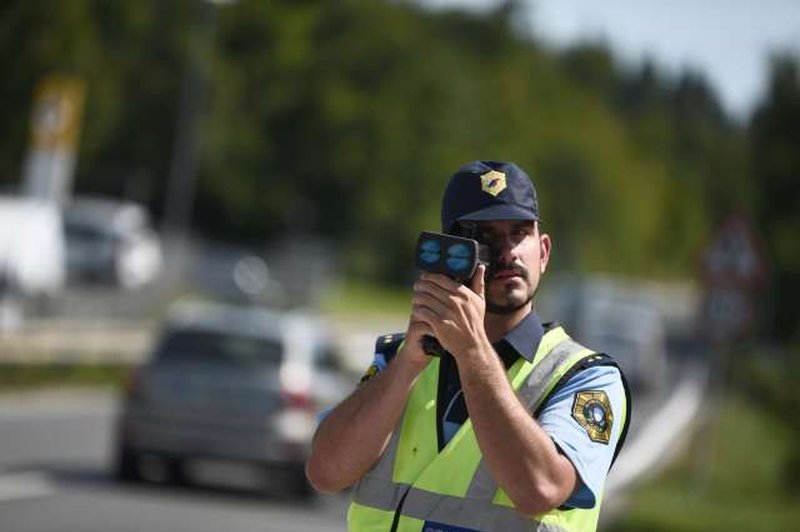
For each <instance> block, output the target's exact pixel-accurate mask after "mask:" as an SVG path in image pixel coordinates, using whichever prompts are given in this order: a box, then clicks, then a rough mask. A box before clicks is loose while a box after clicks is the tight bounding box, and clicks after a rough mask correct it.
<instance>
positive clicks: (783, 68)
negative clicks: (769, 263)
mask: <svg viewBox="0 0 800 532" xmlns="http://www.w3.org/2000/svg"><path fill="white" fill-rule="evenodd" d="M750 135H751V138H752V150H753V172H754V178H755V179H756V181H757V183H758V187H757V192H756V197H755V204H756V209H757V212H758V223H759V226H760V227H761V228H762V230H763V235H764V239H765V243H766V246H767V249H768V252H769V255H770V257H771V258H772V260H774V267H773V270H774V279H773V297H774V299H775V304H776V325H777V332H778V333H779V334H781V335H782V336H784V337H790V338H794V339H795V340H797V339H798V338H800V312H798V310H797V295H798V294H800V239H799V238H798V234H800V188H799V187H798V176H800V149H798V147H800V61H798V59H797V58H796V57H792V56H789V55H778V56H775V58H774V59H773V64H772V72H771V78H770V84H769V89H768V94H767V97H766V99H765V101H764V102H763V103H762V104H761V106H760V107H759V108H758V109H757V111H756V113H755V116H754V117H753V121H752V124H751V128H750Z"/></svg>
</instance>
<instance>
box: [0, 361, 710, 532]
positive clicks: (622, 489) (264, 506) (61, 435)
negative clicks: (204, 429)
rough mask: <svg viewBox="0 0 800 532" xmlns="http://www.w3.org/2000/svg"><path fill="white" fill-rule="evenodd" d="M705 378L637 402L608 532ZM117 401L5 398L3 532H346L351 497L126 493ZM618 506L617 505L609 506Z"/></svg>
mask: <svg viewBox="0 0 800 532" xmlns="http://www.w3.org/2000/svg"><path fill="white" fill-rule="evenodd" d="M705 375H706V369H704V368H703V367H701V366H698V365H695V364H686V365H685V366H683V368H682V370H681V371H680V372H676V375H675V376H674V378H673V379H670V384H669V385H668V386H665V390H664V392H665V393H664V394H663V395H662V394H657V395H656V396H653V397H647V396H643V397H639V398H638V399H637V404H636V408H635V414H634V417H633V423H632V426H631V431H630V434H629V437H628V441H627V443H626V446H625V449H624V450H623V452H622V454H621V455H620V457H619V458H620V459H619V460H618V461H617V464H616V465H615V467H614V469H613V470H612V472H611V475H610V477H609V479H608V480H609V485H608V491H609V497H608V498H609V501H608V504H605V505H604V507H603V514H604V517H603V519H601V524H603V525H604V526H603V528H604V529H609V530H612V529H613V520H614V516H615V515H619V512H621V511H622V512H624V501H625V499H626V497H625V494H626V492H628V491H629V490H630V489H632V488H633V487H634V485H635V484H637V482H638V479H641V478H645V477H647V476H648V475H652V474H654V473H655V472H657V471H658V470H659V469H661V468H662V467H664V466H665V465H666V464H667V463H669V460H670V458H669V455H670V454H672V453H675V452H678V451H677V450H678V449H680V448H681V440H682V439H684V438H685V437H686V435H687V434H689V433H690V431H691V429H690V427H691V426H692V424H693V422H694V421H693V420H695V419H696V418H697V416H698V412H699V410H698V409H699V407H700V405H701V404H702V393H703V382H704V380H705ZM116 409H117V401H116V398H115V396H114V395H113V394H112V393H102V392H97V391H92V392H47V393H45V394H28V395H17V396H13V397H10V396H6V397H0V532H28V531H30V532H50V531H53V532H55V531H58V532H72V531H74V532H101V531H102V532H122V531H137V532H158V531H164V532H183V531H186V532H189V531H191V532H203V531H215V532H216V531H221V530H225V531H226V532H227V531H230V532H238V531H256V530H257V531H276V532H303V531H314V532H326V531H344V530H345V529H346V527H345V512H346V508H347V497H346V496H345V495H341V496H334V497H319V498H317V499H316V500H314V501H313V502H303V501H300V500H297V499H292V498H290V497H288V496H286V495H284V494H282V493H281V491H280V485H279V483H277V482H276V485H275V486H272V488H271V490H270V489H267V490H266V492H265V491H264V490H263V489H262V490H260V491H257V492H256V491H252V490H250V491H245V490H242V489H231V488H230V487H227V488H221V487H220V486H219V485H215V486H210V485H208V484H207V485H205V486H202V487H189V488H183V487H172V486H167V485H162V484H158V483H144V484H136V485H130V484H121V483H119V482H117V481H116V480H115V479H114V477H113V475H112V473H111V455H112V453H111V450H112V426H113V421H114V418H115V413H116ZM612 502H615V504H611V503H612Z"/></svg>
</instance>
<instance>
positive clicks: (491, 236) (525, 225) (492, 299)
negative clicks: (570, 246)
mask: <svg viewBox="0 0 800 532" xmlns="http://www.w3.org/2000/svg"><path fill="white" fill-rule="evenodd" d="M478 239H479V240H480V241H481V243H483V244H488V245H489V246H490V247H491V248H492V255H493V258H494V261H495V263H494V268H493V273H492V274H491V277H489V278H488V279H487V280H486V310H487V311H488V312H491V313H494V314H510V313H512V312H515V311H517V310H519V309H521V308H523V307H525V306H530V303H531V300H532V299H533V294H534V293H535V292H536V288H537V287H538V286H539V279H540V277H541V275H542V274H543V273H544V271H545V269H546V268H547V261H548V260H549V258H550V247H551V243H550V237H549V236H548V235H546V234H541V233H539V225H538V223H537V222H534V221H528V220H492V221H486V222H478Z"/></svg>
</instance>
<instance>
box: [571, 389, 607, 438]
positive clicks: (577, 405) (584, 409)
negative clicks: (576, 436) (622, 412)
mask: <svg viewBox="0 0 800 532" xmlns="http://www.w3.org/2000/svg"><path fill="white" fill-rule="evenodd" d="M572 417H573V418H574V419H575V421H577V422H578V423H579V424H580V426H581V427H583V428H584V429H586V433H587V434H588V435H589V439H591V440H592V441H595V442H598V443H605V444H606V445H607V444H608V442H609V440H610V439H611V427H612V426H613V425H614V414H613V413H612V412H611V403H610V402H609V400H608V395H606V392H603V391H585V392H578V393H576V394H575V401H574V402H573V403H572Z"/></svg>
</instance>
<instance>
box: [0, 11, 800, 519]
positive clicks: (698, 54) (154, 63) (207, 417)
mask: <svg viewBox="0 0 800 532" xmlns="http://www.w3.org/2000/svg"><path fill="white" fill-rule="evenodd" d="M0 57H1V58H2V64H3V65H5V66H4V69H5V75H4V76H2V79H0V102H2V105H0V515H2V518H0V530H2V531H6V530H8V531H29V530H30V531H34V530H35V531H39V532H41V531H49V530H52V531H56V530H58V531H69V530H74V531H82V532H86V531H93V530H97V531H109V530H110V531H121V530H148V531H156V530H159V531H160V530H163V531H170V532H172V531H178V530H187V531H188V530H193V531H195V530H218V529H221V528H223V527H224V528H225V529H229V530H233V531H238V530H275V531H290V530H291V531H312V530H313V531H321V530H344V529H345V524H344V515H345V511H346V507H347V497H346V494H343V495H341V496H334V497H322V496H315V495H314V493H313V492H312V491H311V490H310V489H309V487H308V485H307V484H306V483H305V481H304V479H303V476H302V471H301V465H302V461H303V459H304V457H305V453H306V452H307V449H308V442H309V438H310V436H311V434H312V433H313V430H314V426H315V423H316V417H317V415H318V414H319V412H321V411H322V410H323V409H324V408H325V407H326V406H327V405H331V404H333V403H335V402H336V401H337V400H338V399H340V398H342V397H343V396H344V395H345V394H347V393H348V392H349V391H350V390H351V389H352V388H353V386H354V385H355V383H356V382H357V381H358V378H359V375H360V372H361V371H363V369H364V368H365V367H366V366H367V365H368V364H369V362H370V360H371V355H372V349H373V345H374V342H375V339H376V337H377V336H378V335H379V334H383V333H388V332H397V331H402V330H404V329H405V323H406V317H407V312H408V293H409V287H410V284H411V282H412V281H413V279H414V277H415V275H416V272H415V271H414V269H413V266H412V265H413V261H412V251H413V246H414V243H415V241H416V238H417V235H418V234H419V231H420V230H422V229H430V230H437V229H438V225H439V222H438V216H439V201H440V195H441V191H442V188H443V186H444V183H445V182H446V179H447V177H449V175H450V174H451V173H452V172H453V171H454V170H455V169H456V168H457V167H458V166H460V165H461V164H463V163H465V162H468V161H470V160H473V159H503V160H513V161H515V162H517V163H518V164H519V165H520V166H522V167H523V168H525V169H526V170H527V171H528V172H529V174H530V175H531V176H532V177H533V180H534V182H535V184H536V187H537V190H538V192H539V196H540V201H541V205H542V214H543V219H544V222H543V223H544V228H545V230H546V231H547V232H549V233H550V235H551V237H552V238H553V241H554V251H553V258H552V262H551V268H550V269H549V271H548V276H547V277H546V278H545V279H544V282H543V285H542V288H541V290H540V293H539V295H538V296H537V300H536V301H537V303H536V306H537V310H538V312H539V314H540V316H541V317H542V318H543V319H544V320H545V321H548V320H554V319H555V320H559V321H561V322H563V323H565V324H566V325H567V327H568V330H569V331H570V332H571V333H572V335H573V336H574V337H575V338H576V339H578V340H579V341H581V342H583V343H586V344H588V345H589V346H591V347H593V348H595V349H598V350H602V351H606V352H608V353H610V354H612V355H614V356H615V357H617V359H618V360H619V361H620V363H621V364H622V366H623V367H624V369H625V370H626V373H627V375H628V376H629V378H630V380H631V381H632V385H633V386H634V411H633V421H632V427H631V433H630V435H629V438H628V442H627V445H626V448H625V450H624V452H623V453H622V455H621V456H620V459H619V461H618V462H617V464H616V466H615V469H614V471H613V472H612V474H611V477H610V479H609V486H608V492H609V493H608V494H607V495H606V499H607V502H606V503H605V505H604V511H603V517H602V521H601V525H602V527H603V528H604V529H608V530H628V531H643V530H648V531H650V530H665V531H667V530H669V531H673V530H686V531H689V530H732V529H733V530H738V529H747V530H765V531H766V530H797V529H798V526H800V504H799V503H800V491H799V490H798V484H797V479H798V478H800V431H799V430H798V427H800V425H798V423H797V421H796V408H797V405H798V404H800V392H798V390H800V386H798V385H800V336H799V333H798V331H800V311H799V310H798V305H797V304H796V299H797V298H798V296H800V237H798V235H800V188H799V186H798V178H800V5H798V4H797V3H796V2H793V1H791V0H763V1H759V2H756V1H755V0H752V1H750V0H741V1H735V2H730V1H728V2H723V1H721V0H702V1H694V2H689V1H684V0H682V1H677V2H669V3H664V2H659V3H656V2H634V1H632V0H631V1H622V0H608V1H606V2H599V3H598V2H590V1H588V0H570V1H567V0H527V1H526V0H516V1H497V0H494V1H492V0H483V1H481V0H474V1H467V0H462V1H457V0H449V1H448V0H416V1H412V0H405V1H403V0H393V1H392V0H383V1H380V0H369V1H366V0H360V1H348V0H342V1H337V2H312V1H299V0H294V1H278V0H261V1H256V0H171V1H169V2H164V1H157V0H140V1H138V2H103V1H91V0H70V1H63V2H46V1H43V0H25V1H22V0H10V1H6V2H4V3H3V4H2V6H0Z"/></svg>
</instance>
